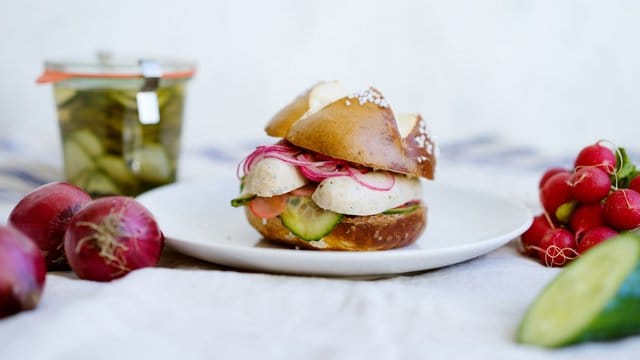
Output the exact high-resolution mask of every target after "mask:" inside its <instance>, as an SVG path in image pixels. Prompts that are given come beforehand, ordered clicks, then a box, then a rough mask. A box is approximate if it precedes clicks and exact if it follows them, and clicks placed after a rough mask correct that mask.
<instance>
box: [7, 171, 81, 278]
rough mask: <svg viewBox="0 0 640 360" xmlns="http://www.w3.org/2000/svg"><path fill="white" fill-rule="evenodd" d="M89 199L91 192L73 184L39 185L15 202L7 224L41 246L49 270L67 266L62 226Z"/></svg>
mask: <svg viewBox="0 0 640 360" xmlns="http://www.w3.org/2000/svg"><path fill="white" fill-rule="evenodd" d="M89 201H91V196H89V194H87V193H86V192H85V191H84V190H82V189H80V188H79V187H77V186H75V185H71V184H69V183H65V182H54V183H49V184H46V185H42V186H40V187H38V188H36V189H35V190H33V191H31V192H30V193H28V194H27V195H26V196H25V197H24V198H23V199H22V200H20V202H18V204H17V205H16V206H15V207H14V208H13V210H12V211H11V214H10V215H9V224H11V225H12V226H13V227H15V228H16V229H18V230H20V231H22V232H23V233H24V234H25V235H27V236H28V237H29V238H31V239H32V240H33V241H34V242H35V243H36V245H38V247H40V249H41V250H42V252H43V254H44V256H45V260H46V264H47V267H48V268H49V269H50V270H57V269H68V265H67V261H66V259H65V258H64V246H63V237H64V230H65V229H66V227H67V223H68V222H69V219H70V218H71V216H73V214H75V213H76V212H77V211H78V210H79V209H80V208H81V207H82V206H84V205H85V204H86V203H88V202H89Z"/></svg>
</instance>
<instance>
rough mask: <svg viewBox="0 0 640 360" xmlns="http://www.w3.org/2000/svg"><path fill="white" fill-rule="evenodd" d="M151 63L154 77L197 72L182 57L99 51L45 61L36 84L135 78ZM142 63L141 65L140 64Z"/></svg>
mask: <svg viewBox="0 0 640 360" xmlns="http://www.w3.org/2000/svg"><path fill="white" fill-rule="evenodd" d="M150 63H151V64H154V65H155V66H154V68H157V69H159V71H157V75H156V76H157V77H159V78H162V79H185V80H186V79H190V78H191V77H193V75H194V74H195V72H196V66H195V63H193V62H190V61H183V60H166V59H154V58H140V59H133V58H128V59H127V58H121V59H112V58H111V57H110V56H108V55H104V54H99V55H98V60H97V61H45V64H44V72H43V73H42V74H41V75H40V76H39V77H38V79H36V82H37V83H38V84H47V83H56V82H60V81H64V80H70V79H75V78H84V79H138V78H145V77H148V75H147V74H145V71H144V67H145V66H146V67H148V65H149V64H150ZM143 65H144V66H143Z"/></svg>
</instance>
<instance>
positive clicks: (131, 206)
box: [64, 196, 164, 281]
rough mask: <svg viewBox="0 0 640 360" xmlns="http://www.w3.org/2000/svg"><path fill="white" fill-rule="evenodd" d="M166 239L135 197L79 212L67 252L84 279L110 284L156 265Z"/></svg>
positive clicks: (115, 198) (69, 229)
mask: <svg viewBox="0 0 640 360" xmlns="http://www.w3.org/2000/svg"><path fill="white" fill-rule="evenodd" d="M163 245H164V237H163V236H162V232H161V231H160V228H159V227H158V224H157V223H156V221H155V219H154V218H153V215H152V214H151V213H150V212H149V211H148V210H147V209H146V208H145V207H144V206H142V205H141V204H140V203H139V202H137V201H136V200H134V199H133V198H129V197H124V196H111V197H105V198H101V199H98V200H94V201H92V202H91V203H89V204H87V205H86V206H85V207H84V208H82V209H81V210H80V211H78V212H77V213H76V214H75V215H74V216H73V217H72V218H71V221H70V222H69V226H68V227H67V231H66V232H65V235H64V251H65V254H66V256H67V259H68V261H69V265H71V268H72V269H73V271H74V272H75V273H76V275H78V277H80V278H81V279H88V280H96V281H110V280H113V279H116V278H119V277H122V276H124V275H126V274H127V273H129V272H130V271H132V270H135V269H139V268H143V267H148V266H155V265H156V264H157V263H158V260H159V259H160V253H161V252H162V246H163Z"/></svg>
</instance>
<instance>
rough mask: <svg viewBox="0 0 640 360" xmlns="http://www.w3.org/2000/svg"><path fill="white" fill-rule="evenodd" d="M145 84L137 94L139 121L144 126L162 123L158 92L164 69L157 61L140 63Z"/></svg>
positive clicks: (143, 60) (141, 61) (142, 61)
mask: <svg viewBox="0 0 640 360" xmlns="http://www.w3.org/2000/svg"><path fill="white" fill-rule="evenodd" d="M139 64H140V69H141V71H142V76H143V78H144V84H143V85H142V87H141V88H140V91H138V93H137V94H136V100H137V102H138V119H139V120H140V123H142V124H144V125H148V124H157V123H159V122H160V106H159V105H158V95H157V94H156V90H157V89H158V86H159V85H160V79H161V78H162V68H161V66H160V64H159V63H158V62H157V61H154V60H146V59H142V60H140V61H139Z"/></svg>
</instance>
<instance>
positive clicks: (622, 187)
mask: <svg viewBox="0 0 640 360" xmlns="http://www.w3.org/2000/svg"><path fill="white" fill-rule="evenodd" d="M539 190H540V203H541V204H542V207H543V209H544V213H543V214H541V215H538V216H536V217H535V218H534V220H533V223H532V224H531V226H530V227H529V229H528V230H527V231H526V232H525V233H524V234H522V237H521V240H522V245H523V248H524V251H525V253H526V254H527V255H529V256H531V257H535V258H537V259H539V261H540V262H541V263H542V264H544V265H547V266H564V265H565V264H567V263H568V262H569V261H571V260H573V259H574V258H576V257H577V256H579V255H580V254H581V253H583V252H585V251H587V250H588V249H589V248H591V247H592V246H595V245H597V244H599V243H600V242H602V241H605V240H607V239H609V238H611V237H613V236H614V235H616V234H618V233H619V232H622V231H629V230H634V229H637V228H640V172H639V171H638V170H637V169H636V167H635V165H634V164H633V163H632V162H631V161H630V159H629V157H628V155H627V153H626V151H625V150H624V148H615V149H613V150H612V149H611V148H609V147H607V146H605V145H604V142H602V141H600V142H597V143H595V144H592V145H589V146H587V147H585V148H583V149H582V150H581V151H580V153H579V154H578V156H577V157H576V160H575V163H574V167H573V169H571V170H568V169H563V168H551V169H548V170H547V171H545V173H544V174H543V175H542V178H541V179H540V183H539Z"/></svg>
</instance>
